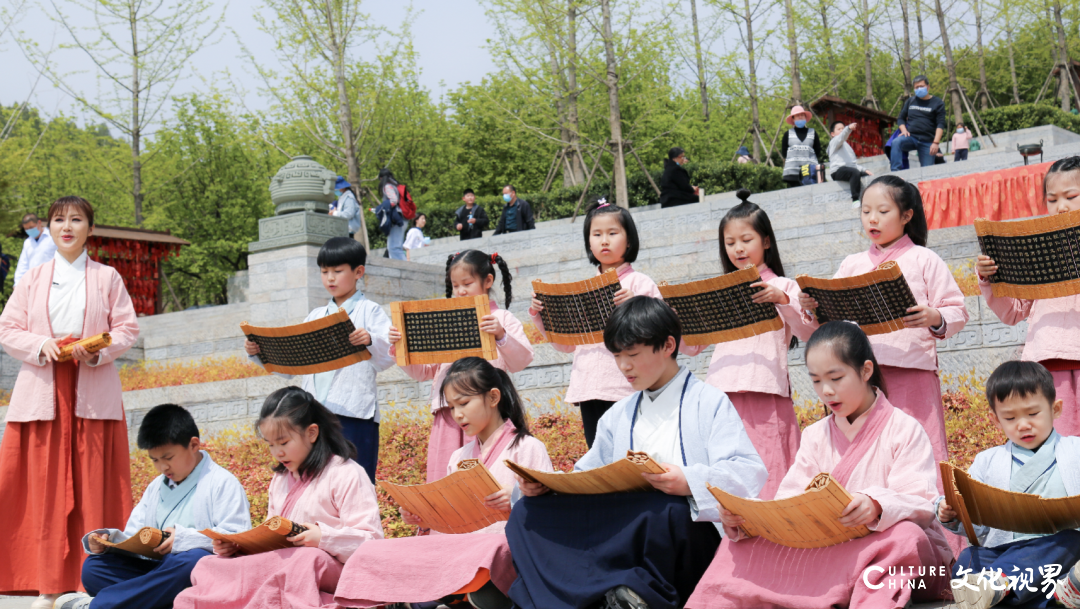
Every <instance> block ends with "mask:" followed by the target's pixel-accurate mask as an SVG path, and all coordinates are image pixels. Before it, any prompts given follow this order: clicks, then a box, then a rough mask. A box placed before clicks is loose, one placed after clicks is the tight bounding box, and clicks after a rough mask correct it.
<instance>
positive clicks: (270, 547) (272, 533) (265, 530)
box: [199, 516, 307, 554]
mask: <svg viewBox="0 0 1080 609" xmlns="http://www.w3.org/2000/svg"><path fill="white" fill-rule="evenodd" d="M306 530H307V527H305V526H304V525H302V524H300V523H297V522H292V521H291V520H287V519H285V518H282V517H281V516H273V517H271V518H267V519H266V522H264V523H262V524H260V525H259V526H257V527H255V528H254V529H251V530H250V531H244V532H243V533H235V534H233V535H224V534H222V533H218V532H217V531H211V530H210V529H203V530H202V531H199V532H200V533H202V534H203V535H206V536H207V537H209V538H210V539H217V540H220V541H231V542H233V543H235V544H236V545H238V546H240V552H239V553H240V554H262V553H263V552H272V551H274V550H281V549H282V548H292V547H294V546H293V544H292V542H291V541H289V540H288V539H287V538H288V537H293V536H295V535H299V534H300V533H303V532H304V531H306Z"/></svg>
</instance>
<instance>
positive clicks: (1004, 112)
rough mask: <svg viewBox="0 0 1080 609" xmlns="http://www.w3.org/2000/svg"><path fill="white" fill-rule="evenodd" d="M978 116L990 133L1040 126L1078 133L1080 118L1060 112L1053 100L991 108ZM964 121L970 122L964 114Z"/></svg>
mask: <svg viewBox="0 0 1080 609" xmlns="http://www.w3.org/2000/svg"><path fill="white" fill-rule="evenodd" d="M979 116H980V117H982V119H983V121H984V123H985V124H984V125H983V128H984V129H988V130H989V131H990V133H1002V132H1004V131H1016V130H1017V129H1027V128H1028V127H1038V126H1040V125H1056V126H1058V127H1061V128H1062V129H1066V130H1068V131H1072V132H1073V133H1080V116H1076V115H1075V114H1070V113H1068V112H1062V111H1061V108H1059V107H1057V106H1056V105H1055V100H1047V101H1043V102H1041V103H1039V104H1019V105H1015V106H1001V107H998V108H991V109H989V110H984V111H982V112H980V113H979ZM964 120H965V121H970V120H971V117H970V116H969V115H967V114H965V115H964ZM967 124H968V125H970V124H971V123H970V122H968V123H967Z"/></svg>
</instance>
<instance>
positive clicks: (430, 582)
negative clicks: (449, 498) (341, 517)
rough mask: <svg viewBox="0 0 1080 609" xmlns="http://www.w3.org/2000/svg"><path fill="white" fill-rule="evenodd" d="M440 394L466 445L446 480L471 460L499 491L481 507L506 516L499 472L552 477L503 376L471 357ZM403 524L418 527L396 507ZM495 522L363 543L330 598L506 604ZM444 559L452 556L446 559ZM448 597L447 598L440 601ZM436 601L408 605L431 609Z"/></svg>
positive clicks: (506, 579)
mask: <svg viewBox="0 0 1080 609" xmlns="http://www.w3.org/2000/svg"><path fill="white" fill-rule="evenodd" d="M441 392H442V394H443V395H444V396H445V399H446V402H447V404H449V406H448V409H450V410H452V411H453V416H454V420H455V421H456V422H457V424H458V425H459V426H460V427H461V429H462V430H463V431H464V432H465V434H466V435H467V436H470V437H472V438H474V439H473V441H472V442H469V443H468V444H466V445H465V446H463V447H462V448H460V449H458V450H457V451H456V452H455V453H454V456H453V458H451V459H450V465H449V466H448V467H447V475H449V474H451V473H453V472H454V471H455V470H456V469H457V464H458V463H459V462H461V461H462V460H464V459H478V460H480V462H481V463H483V464H484V466H485V467H486V468H487V469H488V470H489V471H490V472H491V475H492V477H494V478H495V480H496V481H498V483H499V484H500V485H501V486H502V487H503V488H502V490H501V491H499V492H497V493H493V494H492V495H490V496H489V497H487V498H486V501H485V503H486V504H487V506H488V507H489V508H492V509H496V510H500V511H503V512H506V513H508V514H509V512H510V501H511V494H512V491H513V490H514V488H515V487H516V486H517V484H518V481H519V480H518V477H517V476H516V475H515V474H514V473H513V472H512V471H511V470H510V468H508V467H506V460H507V459H509V460H511V461H513V462H514V463H517V464H518V465H522V466H524V467H528V468H530V469H536V470H540V471H544V472H550V471H552V467H551V459H550V458H549V457H548V453H547V448H546V447H545V446H544V443H543V442H541V441H540V440H538V439H536V438H535V437H533V436H532V434H531V433H529V424H528V420H527V419H526V415H525V406H524V404H522V402H521V398H520V397H519V396H518V393H517V390H516V389H514V383H513V381H511V380H510V375H509V374H507V373H506V371H505V370H502V369H500V368H496V367H495V366H492V365H491V363H490V362H488V361H487V360H484V359H481V358H479V357H467V358H465V359H461V360H458V361H456V362H454V364H453V365H452V366H450V370H449V372H447V374H446V378H445V379H443V382H442V387H441ZM401 515H402V518H403V520H404V521H405V522H406V523H408V524H414V525H422V524H423V523H422V522H421V521H420V519H419V518H417V517H416V516H415V515H413V514H410V513H409V512H408V511H406V510H405V509H404V508H402V510H401ZM505 528H506V523H505V522H496V523H494V524H491V525H489V526H487V527H485V528H483V529H480V530H479V531H476V532H475V533H470V534H466V535H440V534H438V533H437V532H434V531H433V532H432V534H431V535H421V536H417V537H408V538H401V539H386V540H379V541H373V542H371V543H367V544H364V545H363V546H361V547H360V549H359V550H358V551H357V552H356V554H353V556H352V558H350V559H349V562H348V563H346V564H345V571H344V572H343V573H342V576H341V583H340V584H339V585H338V592H337V599H338V602H342V603H345V604H348V605H358V604H359V605H364V606H370V605H378V604H390V603H407V602H412V603H415V602H416V601H422V600H428V599H433V598H437V599H442V603H445V604H447V605H449V604H451V602H452V601H453V600H455V599H454V598H453V597H459V598H460V597H462V596H467V597H468V601H469V602H471V603H472V604H473V606H474V607H480V608H481V609H489V608H491V609H496V608H499V607H504V606H508V605H509V600H508V599H507V598H506V595H505V592H507V591H508V590H509V589H510V584H511V583H513V580H514V567H513V563H512V562H511V560H510V549H509V547H508V546H507V544H506V535H504V534H503V530H504V529H505ZM448 557H453V558H452V559H448ZM447 597H451V598H447ZM439 604H440V603H439V602H432V603H421V604H420V605H416V604H414V605H413V606H414V607H417V606H419V607H427V606H429V605H430V606H431V607H435V606H438V605H439Z"/></svg>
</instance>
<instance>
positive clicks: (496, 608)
mask: <svg viewBox="0 0 1080 609" xmlns="http://www.w3.org/2000/svg"><path fill="white" fill-rule="evenodd" d="M468 598H469V604H470V605H472V606H473V607H476V609H513V607H514V603H513V601H511V600H510V599H509V598H507V596H506V595H505V594H503V592H502V590H499V588H498V587H496V586H495V584H494V583H492V582H491V580H488V582H487V583H486V584H484V586H483V587H482V588H480V589H479V590H477V591H476V592H470V593H469V595H468Z"/></svg>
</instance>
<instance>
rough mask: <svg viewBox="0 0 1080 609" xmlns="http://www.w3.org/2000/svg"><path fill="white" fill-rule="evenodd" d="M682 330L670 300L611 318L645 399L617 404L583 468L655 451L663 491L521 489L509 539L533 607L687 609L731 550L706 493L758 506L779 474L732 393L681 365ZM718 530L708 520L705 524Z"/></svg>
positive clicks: (624, 366)
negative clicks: (721, 549) (712, 565)
mask: <svg viewBox="0 0 1080 609" xmlns="http://www.w3.org/2000/svg"><path fill="white" fill-rule="evenodd" d="M681 337H682V329H681V327H680V325H679V319H678V317H677V316H676V315H675V312H674V311H673V310H672V309H671V307H669V306H668V305H667V304H666V303H664V301H662V300H660V299H658V298H652V297H649V296H635V297H633V298H630V299H629V300H627V301H626V302H625V303H623V304H622V305H620V306H618V307H615V312H614V313H612V315H611V317H610V318H609V319H608V323H607V327H606V328H605V329H604V344H605V345H606V346H607V348H608V350H609V351H610V352H611V353H612V354H613V356H614V359H615V362H616V363H617V365H618V369H619V370H620V371H621V372H622V374H623V375H624V376H625V378H626V381H627V382H628V383H629V384H630V385H631V386H632V387H633V389H634V390H635V391H634V393H632V394H631V395H629V396H627V397H625V398H623V399H622V400H620V401H618V402H616V403H615V405H614V406H612V407H611V408H610V409H609V410H608V411H607V412H606V413H604V415H603V416H602V417H601V418H600V421H599V423H598V425H597V429H596V439H595V441H594V443H593V445H592V448H590V449H589V452H587V453H586V454H585V456H584V457H582V458H581V460H579V461H578V462H577V464H576V465H574V470H575V471H584V470H590V469H595V468H598V467H601V466H604V465H608V464H610V463H612V462H614V461H616V460H618V459H622V458H624V457H625V456H626V452H627V451H628V450H635V451H643V452H646V453H649V454H650V455H651V456H652V458H653V459H655V460H656V461H657V462H658V463H660V464H661V465H662V466H663V468H664V469H665V470H667V472H666V473H663V474H642V475H643V476H644V478H645V479H646V480H647V481H648V482H649V483H650V484H652V485H653V487H655V488H656V489H657V490H659V491H662V492H660V493H613V494H605V495H558V494H552V493H548V490H549V489H548V488H547V487H545V486H543V485H541V484H535V483H522V484H521V485H520V488H521V491H522V493H523V494H524V495H526V497H525V498H524V499H522V500H521V501H519V502H517V503H516V504H515V505H514V509H513V511H512V512H511V513H510V521H509V522H508V523H507V525H506V537H507V540H508V541H509V544H510V550H511V552H512V554H513V557H514V566H515V567H516V568H517V572H518V578H517V580H516V581H515V582H514V585H513V586H512V587H511V588H510V598H511V599H512V600H513V601H514V603H515V604H516V605H517V606H518V607H521V608H522V609H533V608H542V609H564V608H565V609H577V608H581V607H589V606H591V605H592V604H594V603H601V604H602V603H605V602H606V603H607V604H606V605H602V606H606V607H610V608H623V609H646V608H652V609H674V608H675V607H681V606H682V604H683V603H684V602H685V601H686V598H687V597H688V596H689V595H690V592H691V591H692V590H693V589H694V586H695V585H696V584H697V581H698V579H699V578H700V577H701V575H702V574H703V573H704V572H705V569H706V567H707V566H708V564H709V561H710V560H712V557H713V554H714V553H715V552H716V547H717V545H719V543H720V535H719V532H718V530H717V527H716V526H715V525H713V524H712V522H715V521H717V520H719V518H720V508H719V504H718V503H717V501H716V499H715V498H714V497H713V495H712V493H710V492H709V490H708V489H707V488H706V484H711V485H713V486H715V487H718V488H722V489H724V490H725V491H727V492H729V493H733V494H736V495H739V496H741V497H754V496H756V495H757V494H758V492H759V491H760V490H761V488H762V486H764V484H765V479H766V478H767V477H768V471H767V470H766V469H765V464H764V463H762V461H761V458H760V457H758V454H757V452H755V451H754V445H753V444H751V442H750V438H749V437H748V436H747V435H746V430H744V429H743V424H742V421H741V420H740V419H739V414H738V413H737V412H736V411H735V408H734V407H733V406H732V405H731V401H730V400H728V398H727V396H726V395H724V393H723V392H722V391H720V390H719V389H716V388H715V387H712V386H710V385H707V384H705V383H703V382H701V381H699V380H698V379H697V378H696V377H695V376H694V375H693V374H692V373H691V372H690V370H688V369H687V368H686V367H685V366H680V365H679V363H678V362H677V361H676V359H675V358H676V355H677V353H676V350H677V348H678V345H679V340H680V338H681ZM704 521H709V522H704Z"/></svg>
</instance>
